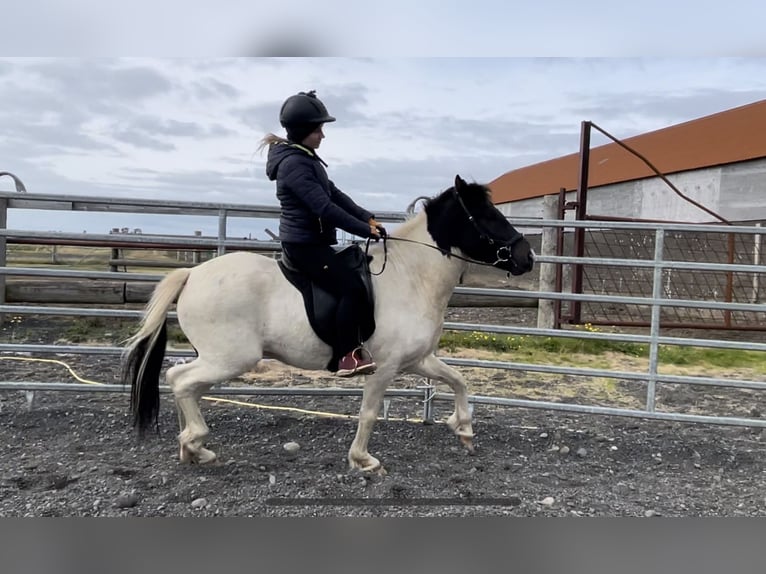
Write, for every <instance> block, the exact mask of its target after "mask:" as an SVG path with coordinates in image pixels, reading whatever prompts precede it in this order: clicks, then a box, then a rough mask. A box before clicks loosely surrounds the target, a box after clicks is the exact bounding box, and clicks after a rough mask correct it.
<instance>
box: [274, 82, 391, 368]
mask: <svg viewBox="0 0 766 574" xmlns="http://www.w3.org/2000/svg"><path fill="white" fill-rule="evenodd" d="M334 121H335V118H334V117H333V116H331V115H330V114H329V113H328V112H327V108H326V107H325V105H324V104H323V103H322V102H321V101H320V100H319V98H317V97H316V94H315V93H314V91H313V90H312V91H310V92H299V93H298V94H295V95H293V96H290V97H289V98H287V99H286V100H285V102H284V103H283V104H282V108H281V110H280V112H279V122H280V124H281V125H282V127H283V128H285V131H286V133H287V138H286V139H285V138H282V137H279V136H277V135H274V134H267V135H266V136H265V137H264V138H263V139H262V140H261V147H263V146H266V145H268V146H269V152H268V159H267V162H266V175H267V176H268V178H269V180H271V181H276V184H277V198H278V199H279V203H280V207H281V213H280V218H279V239H280V241H281V243H282V251H283V253H284V254H285V255H286V257H287V259H288V260H289V261H290V263H291V264H292V265H293V266H294V267H296V268H298V269H299V270H300V271H301V272H303V273H304V274H305V275H307V276H308V277H309V278H311V280H312V281H314V282H316V283H317V284H318V285H319V286H321V287H322V288H324V289H326V290H327V291H329V292H331V293H333V294H334V295H335V296H336V297H338V298H339V304H338V311H337V315H336V322H335V329H336V341H337V345H338V348H337V349H336V351H338V352H339V353H340V355H341V358H340V360H339V362H338V370H337V372H336V374H337V375H339V376H341V377H350V376H353V375H357V374H365V373H372V372H374V371H375V369H376V364H375V362H374V361H373V359H372V357H371V356H370V354H369V351H367V350H366V349H365V348H364V347H363V346H362V343H363V342H362V341H360V340H359V339H360V336H359V333H360V325H359V319H360V318H361V317H363V315H364V312H365V306H366V301H367V294H366V287H365V285H364V283H363V282H362V280H361V278H360V276H359V274H358V272H357V271H356V270H354V269H350V268H348V267H346V266H344V265H342V264H341V262H340V261H339V259H340V258H338V257H335V253H336V252H335V250H334V249H333V247H332V246H333V245H335V244H337V242H338V240H337V237H336V230H337V228H340V229H343V230H344V231H347V232H348V233H352V234H354V235H357V236H359V237H364V238H368V237H371V238H374V239H380V237H381V236H384V235H385V229H384V228H383V226H382V225H380V224H379V223H378V222H377V221H375V216H374V215H373V214H372V213H370V212H369V211H367V210H366V209H364V208H362V207H360V206H358V205H357V204H356V203H354V201H353V200H352V199H351V198H350V197H349V196H347V195H346V194H345V193H343V192H342V191H341V190H340V189H338V188H337V187H336V186H335V184H334V183H333V182H332V181H331V180H330V179H329V178H328V176H327V172H326V171H325V168H324V166H326V165H327V164H326V163H325V162H324V161H323V160H322V159H321V158H320V157H319V155H317V153H316V150H317V149H318V148H319V145H320V144H321V142H322V140H323V139H324V137H325V135H324V133H323V131H322V127H323V125H324V124H326V123H328V122H334Z"/></svg>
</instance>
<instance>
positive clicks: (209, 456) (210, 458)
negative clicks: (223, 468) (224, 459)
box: [197, 448, 218, 465]
mask: <svg viewBox="0 0 766 574" xmlns="http://www.w3.org/2000/svg"><path fill="white" fill-rule="evenodd" d="M216 460H218V455H216V454H215V453H214V452H213V451H212V450H208V449H206V448H201V449H199V453H198V454H197V464H204V465H212V464H213V463H214V462H215V461H216Z"/></svg>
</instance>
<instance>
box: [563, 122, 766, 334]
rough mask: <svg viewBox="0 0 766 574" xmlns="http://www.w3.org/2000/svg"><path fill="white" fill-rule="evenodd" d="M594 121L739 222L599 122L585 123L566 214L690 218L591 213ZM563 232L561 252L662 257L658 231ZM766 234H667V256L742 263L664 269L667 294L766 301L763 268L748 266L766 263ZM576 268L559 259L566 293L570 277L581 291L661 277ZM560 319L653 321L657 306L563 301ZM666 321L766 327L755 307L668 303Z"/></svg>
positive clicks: (648, 292) (639, 286) (631, 288)
mask: <svg viewBox="0 0 766 574" xmlns="http://www.w3.org/2000/svg"><path fill="white" fill-rule="evenodd" d="M592 127H593V128H596V129H597V130H598V131H600V132H601V133H603V134H605V135H606V136H607V137H609V138H610V139H612V140H614V141H615V142H616V143H618V144H619V145H620V146H622V147H623V148H625V149H626V150H628V151H629V152H631V153H633V154H635V155H637V156H638V157H639V158H640V159H642V160H643V161H644V162H645V163H646V164H647V165H649V167H651V168H652V169H653V170H654V171H655V173H656V174H657V176H658V177H660V178H661V179H662V180H663V181H665V183H667V184H668V185H669V186H670V187H671V189H673V191H675V192H676V193H677V194H678V195H680V196H681V197H682V198H683V199H685V200H687V201H689V202H691V203H693V204H695V205H696V206H697V207H699V208H700V209H702V210H704V211H706V212H708V213H709V214H711V215H713V216H714V217H715V218H716V219H718V220H719V221H720V222H721V223H724V224H727V225H731V222H729V221H727V220H726V219H724V218H723V217H721V216H720V215H718V214H717V213H714V212H713V211H711V210H710V209H708V208H707V207H705V206H703V205H700V204H699V203H697V202H695V201H694V200H692V199H690V198H688V197H686V196H685V195H684V194H683V193H681V192H680V191H679V190H678V189H677V188H676V187H675V186H674V185H673V184H672V183H671V182H670V181H668V179H667V178H666V177H665V176H664V175H663V174H661V173H660V172H659V171H658V170H657V169H656V168H655V167H654V166H653V165H652V164H651V163H650V162H649V161H648V160H647V159H646V158H644V157H643V156H641V154H639V153H637V152H635V151H634V150H632V149H631V148H630V147H629V146H627V145H626V144H624V143H623V142H620V141H619V140H617V139H616V138H614V137H613V136H611V135H610V134H608V133H607V132H605V131H604V130H602V129H601V128H599V127H598V126H596V125H595V124H592V123H591V122H583V124H582V135H581V142H580V146H581V147H580V170H579V179H578V189H577V197H576V200H575V201H573V202H567V201H566V198H565V190H564V189H562V190H561V191H560V192H559V206H558V217H559V219H562V220H563V219H565V216H566V213H567V212H568V211H573V212H574V217H575V220H578V221H631V222H642V223H664V224H672V223H683V222H677V221H657V220H647V219H637V218H624V217H622V218H621V217H612V216H607V215H599V214H591V213H588V203H587V198H588V194H587V181H588V162H589V156H590V153H589V152H590V129H591V128H592ZM717 225H720V223H717ZM755 225H756V226H759V227H760V226H761V225H762V222H755ZM712 227H713V226H712V225H711V228H712ZM557 232H558V241H557V245H556V254H557V255H558V256H566V255H571V256H573V257H585V258H588V257H594V258H601V259H636V260H652V259H653V258H654V252H655V236H654V233H653V232H652V231H651V230H647V229H636V230H631V229H605V228H588V227H577V228H575V229H574V231H573V232H570V233H566V232H565V230H564V228H559V229H558V230H557ZM761 238H762V236H761V235H760V234H743V233H734V232H732V233H726V232H721V231H720V230H718V231H710V232H706V231H704V230H699V229H695V230H693V231H688V230H683V229H678V230H674V231H672V232H670V233H667V234H666V235H665V238H664V245H663V256H662V258H663V260H665V261H683V262H699V263H703V262H704V263H713V264H728V265H738V266H742V267H741V268H740V270H721V271H715V270H709V269H706V270H699V269H664V270H663V271H662V295H663V297H664V298H665V299H671V300H672V299H701V300H708V301H717V302H726V303H760V302H762V301H764V300H766V286H764V282H763V279H762V273H759V272H758V271H757V270H748V269H747V267H746V266H748V265H752V266H754V269H755V268H757V267H758V266H759V265H760V264H761V261H762V256H761V245H762V239H761ZM570 271H571V272H570V273H569V276H568V277H566V278H565V277H564V274H565V273H564V269H563V267H562V266H561V265H558V266H557V275H556V287H557V290H558V291H559V292H561V291H563V290H564V287H565V284H569V285H571V292H572V293H576V294H599V295H624V296H634V297H651V296H652V289H653V283H654V277H653V271H652V269H651V268H648V267H644V268H641V267H622V266H615V267H607V266H592V265H587V264H580V263H575V264H573V265H572V266H571V270H570ZM556 320H557V324H558V325H561V324H567V323H568V324H580V325H582V324H586V323H590V324H593V325H607V324H608V325H616V326H630V327H647V326H649V325H650V324H651V316H650V310H649V309H648V308H646V307H643V306H635V305H614V304H610V303H606V302H604V303H601V302H580V301H570V302H568V303H564V304H562V303H558V304H557V307H556ZM660 321H661V325H662V327H665V328H688V329H697V328H699V329H736V330H759V331H764V330H766V323H764V322H763V321H760V320H758V318H757V316H754V315H753V314H752V313H750V314H748V313H740V312H737V311H731V310H721V309H718V310H716V309H703V308H688V307H672V306H668V307H664V308H663V309H662V313H661V315H660Z"/></svg>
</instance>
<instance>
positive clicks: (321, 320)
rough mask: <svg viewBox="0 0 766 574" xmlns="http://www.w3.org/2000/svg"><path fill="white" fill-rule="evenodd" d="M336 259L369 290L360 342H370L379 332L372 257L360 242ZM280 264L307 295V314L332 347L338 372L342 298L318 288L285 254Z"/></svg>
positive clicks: (331, 368)
mask: <svg viewBox="0 0 766 574" xmlns="http://www.w3.org/2000/svg"><path fill="white" fill-rule="evenodd" d="M335 257H339V258H340V260H341V262H342V264H343V265H344V266H346V267H348V268H350V269H355V270H356V271H357V273H359V276H360V277H361V278H362V281H363V282H364V285H365V287H366V288H367V289H366V291H367V306H366V308H365V313H364V316H363V317H359V327H360V333H359V335H360V341H366V340H367V339H369V338H370V337H371V336H372V334H373V333H374V332H375V296H374V293H373V290H372V280H371V278H370V267H369V263H370V261H371V260H372V257H369V256H367V255H365V253H364V251H362V248H361V247H360V246H359V245H358V244H356V243H352V244H351V245H348V246H346V247H343V248H342V249H340V250H338V251H337V252H336V253H335ZM277 263H278V264H279V268H280V269H281V270H282V273H283V274H284V276H285V278H286V279H287V280H288V281H289V282H290V283H291V284H292V285H293V286H295V288H297V289H298V290H299V291H300V292H301V294H302V295H303V303H304V306H305V308H306V314H307V315H308V318H309V323H310V324H311V327H312V328H313V329H314V332H315V333H316V334H317V336H318V337H319V338H320V339H322V341H324V342H325V343H327V344H328V345H330V346H331V347H332V349H333V356H332V358H331V359H330V363H329V364H328V366H327V369H328V370H329V371H333V372H334V371H335V370H336V369H337V365H338V360H339V359H340V353H339V352H338V348H337V347H338V345H337V340H336V336H335V313H336V311H337V309H338V302H339V300H338V298H337V297H336V296H335V295H333V294H332V293H330V292H329V291H327V290H326V289H323V288H322V287H320V286H319V285H316V284H315V283H314V282H313V281H311V279H309V278H308V277H307V276H306V275H304V274H303V273H302V272H300V271H299V270H298V269H296V268H295V267H293V265H292V264H291V263H290V260H289V259H288V258H287V256H286V255H285V254H284V252H283V253H282V257H281V258H280V259H279V260H278V261H277Z"/></svg>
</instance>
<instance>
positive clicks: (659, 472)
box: [0, 309, 766, 517]
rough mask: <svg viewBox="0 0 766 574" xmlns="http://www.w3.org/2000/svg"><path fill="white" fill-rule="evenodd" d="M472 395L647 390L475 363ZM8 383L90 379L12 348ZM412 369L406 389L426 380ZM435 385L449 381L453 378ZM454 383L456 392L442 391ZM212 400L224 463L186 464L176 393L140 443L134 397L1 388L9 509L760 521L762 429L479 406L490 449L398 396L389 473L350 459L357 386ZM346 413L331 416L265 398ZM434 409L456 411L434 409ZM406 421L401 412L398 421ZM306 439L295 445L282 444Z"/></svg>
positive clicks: (290, 378) (502, 317) (726, 399)
mask: <svg viewBox="0 0 766 574" xmlns="http://www.w3.org/2000/svg"><path fill="white" fill-rule="evenodd" d="M535 313H536V312H535V311H534V310H528V309H527V310H520V309H485V310H476V309H470V310H469V309H454V310H450V313H449V315H448V320H452V321H465V322H482V320H483V321H484V322H494V321H497V322H498V323H505V324H509V322H511V321H513V322H515V323H516V324H531V323H533V322H534V317H535ZM65 320H66V319H65V318H49V319H45V318H37V319H36V318H32V317H30V318H25V319H23V320H20V321H16V322H15V323H11V322H8V321H7V322H6V323H5V324H4V325H3V326H2V328H1V329H0V337H1V338H2V340H3V341H6V342H8V341H11V340H14V341H19V340H27V341H30V342H38V343H52V342H55V341H56V340H60V339H59V338H60V333H61V331H62V329H63V324H62V321H65ZM46 358H50V359H55V360H58V361H62V362H64V363H65V364H66V365H67V366H69V367H70V368H71V369H72V370H73V371H74V372H75V373H76V374H77V375H78V376H80V377H81V378H84V379H87V380H92V381H95V382H101V383H115V382H116V381H117V380H118V374H119V364H118V361H117V358H116V357H110V356H89V357H86V356H79V355H68V356H47V357H46ZM463 372H464V374H465V375H466V377H467V379H468V380H469V392H470V393H472V394H493V395H498V394H505V395H507V396H512V397H514V398H546V399H547V400H562V401H571V402H575V401H576V402H585V403H588V404H604V405H611V406H627V407H631V408H641V404H642V398H643V395H644V392H645V391H644V389H643V388H641V386H640V385H638V386H636V385H634V384H633V385H632V386H629V385H628V384H627V383H617V384H616V385H614V384H612V385H607V384H606V383H603V382H599V381H595V382H589V383H588V384H585V383H582V382H578V381H577V380H576V379H575V378H574V377H572V378H568V377H563V378H562V377H558V378H556V379H555V380H554V379H553V378H551V377H550V376H549V377H544V376H541V375H539V374H535V373H525V372H516V371H502V372H498V371H489V370H484V371H481V370H478V369H465V370H463ZM0 373H2V375H1V376H0V379H1V380H4V381H9V380H10V381H36V382H42V381H52V382H76V380H75V379H74V378H73V377H72V375H71V374H70V372H69V371H68V370H67V368H66V367H65V366H62V365H61V364H59V363H46V362H38V361H17V360H13V361H9V360H3V361H0ZM248 382H252V383H253V384H255V385H257V386H270V385H271V386H334V387H336V386H353V385H354V384H355V382H354V381H353V380H352V381H348V380H340V379H336V378H333V377H328V376H326V374H324V373H303V372H300V371H298V370H295V369H290V368H287V367H284V366H281V365H278V364H273V363H272V364H266V365H265V366H264V368H263V370H262V372H260V373H254V374H253V375H252V376H251V377H247V378H245V379H243V380H240V381H234V382H233V383H232V384H247V383H248ZM422 383H423V381H422V380H421V379H417V378H414V377H401V378H399V379H397V380H396V381H395V383H394V385H392V387H393V388H415V387H417V386H418V385H420V384H422ZM661 389H662V390H661V391H660V392H659V393H658V405H659V407H661V408H663V409H669V410H677V411H678V412H693V413H701V414H729V415H735V416H752V417H759V416H760V413H761V411H762V410H763V408H764V405H763V401H762V397H761V395H759V394H757V393H754V392H747V391H737V390H730V391H727V390H726V389H709V388H707V389H705V388H702V389H700V388H689V387H684V388H681V389H679V388H676V386H673V385H664V386H662V387H661ZM439 390H442V388H441V387H440V388H439ZM444 390H446V388H445V389H444ZM229 398H232V399H235V400H239V401H242V402H246V403H250V406H246V405H240V404H231V403H220V402H211V401H205V402H204V403H203V407H202V408H203V413H204V414H205V416H206V418H207V421H208V424H209V426H210V429H211V437H210V439H209V443H208V444H209V446H210V448H212V449H213V450H214V451H216V453H217V454H218V456H219V463H218V464H217V465H215V466H211V467H197V466H184V465H181V464H180V463H179V462H178V458H177V454H178V453H177V442H176V438H175V434H176V433H177V422H176V415H175V409H174V406H173V403H172V400H171V399H170V397H169V396H167V395H163V397H162V406H161V414H160V434H159V435H150V436H149V437H147V438H146V440H144V441H138V440H137V438H136V437H135V435H134V434H133V432H132V430H131V427H130V417H129V414H128V411H127V406H128V396H127V394H124V393H73V392H38V393H36V394H35V396H34V399H33V400H32V403H31V405H30V404H29V401H28V397H27V395H26V393H24V392H22V391H0V444H2V445H3V456H2V457H0V515H2V516H486V515H512V516H638V517H652V516H763V515H764V514H766V494H764V493H766V469H765V467H764V459H765V458H766V448H765V446H764V443H763V442H762V441H761V432H760V430H759V429H750V428H738V427H724V426H713V425H692V424H679V423H664V422H652V421H644V420H641V419H627V418H618V417H603V416H589V415H568V414H556V413H552V412H547V411H543V410H536V409H520V408H506V407H489V406H483V405H476V407H475V410H474V431H475V433H476V439H475V445H476V452H475V454H473V455H470V454H468V453H467V452H466V451H465V450H464V449H463V448H462V446H461V445H460V443H459V442H458V440H457V438H456V437H454V436H453V435H452V434H451V432H450V431H449V430H448V428H447V427H446V425H444V424H440V423H437V424H431V425H425V424H422V423H420V422H413V419H418V418H419V417H420V416H421V414H422V410H421V404H420V403H419V401H418V400H417V399H414V398H412V399H411V398H407V399H403V398H402V399H399V398H396V399H392V401H391V405H390V409H389V416H390V417H391V418H392V419H396V420H389V421H380V422H379V423H378V424H377V425H376V427H375V431H374V433H373V436H372V438H371V442H370V452H371V453H372V454H373V455H375V456H377V457H378V458H380V459H381V461H382V462H383V464H384V466H385V468H386V471H387V474H386V475H383V476H381V475H378V474H364V473H360V472H357V471H349V469H348V466H347V462H346V452H347V450H348V447H349V445H350V443H351V440H352V439H353V435H354V433H355V430H356V421H355V420H353V419H352V418H349V416H353V415H356V413H357V409H358V405H359V399H358V398H355V397H344V398H333V397H322V398H313V397H276V396H248V397H242V396H237V397H229ZM253 403H255V404H258V405H262V406H273V407H298V408H302V409H306V410H310V411H321V412H325V413H334V414H337V415H341V417H342V418H327V417H321V416H317V415H314V414H307V413H302V412H296V411H292V410H272V409H264V408H255V407H253V406H252V404H253ZM436 407H437V408H436V419H437V421H440V420H443V419H444V418H446V416H447V415H449V414H450V412H451V405H450V404H449V403H444V402H439V403H437V405H436ZM405 418H406V419H408V420H406V421H405V420H401V419H405ZM289 442H295V443H297V444H298V446H299V449H298V451H297V452H296V453H294V454H288V452H287V451H286V450H285V449H284V445H285V444H286V443H289Z"/></svg>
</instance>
